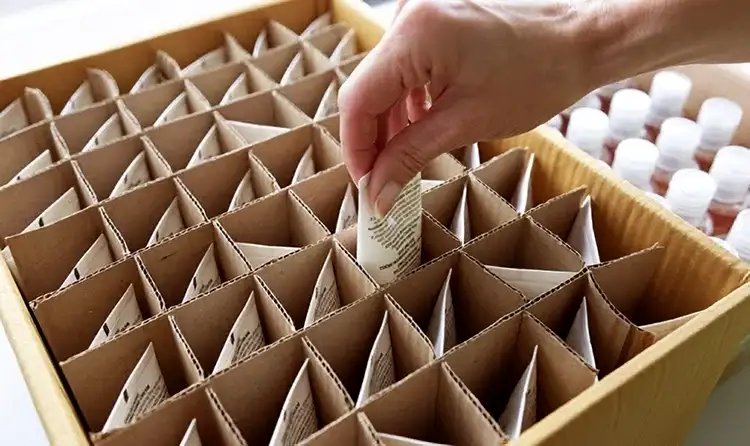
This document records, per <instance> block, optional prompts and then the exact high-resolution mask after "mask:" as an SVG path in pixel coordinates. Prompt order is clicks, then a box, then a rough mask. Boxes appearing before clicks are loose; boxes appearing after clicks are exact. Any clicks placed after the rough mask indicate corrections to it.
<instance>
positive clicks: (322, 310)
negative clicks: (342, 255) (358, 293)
mask: <svg viewBox="0 0 750 446" xmlns="http://www.w3.org/2000/svg"><path fill="white" fill-rule="evenodd" d="M331 257H332V256H331V252H328V255H327V256H326V260H325V262H323V268H321V270H320V274H318V279H317V280H316V281H315V288H314V289H313V294H312V298H311V299H310V305H309V307H308V308H307V315H306V316H305V327H308V326H310V325H312V324H313V323H314V322H315V321H317V320H318V319H320V318H322V317H323V316H325V315H327V314H328V313H331V312H332V311H335V310H337V309H339V308H341V298H340V297H339V288H338V284H337V283H336V272H335V269H334V267H333V259H332V258H331Z"/></svg>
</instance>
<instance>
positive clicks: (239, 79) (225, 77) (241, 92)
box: [191, 61, 277, 106]
mask: <svg viewBox="0 0 750 446" xmlns="http://www.w3.org/2000/svg"><path fill="white" fill-rule="evenodd" d="M191 82H192V83H193V84H194V85H195V86H196V87H198V90H200V92H201V93H203V96H204V97H205V98H206V99H207V100H208V102H209V104H211V105H212V106H215V105H224V104H227V103H229V102H231V101H236V100H238V99H243V98H244V97H246V96H249V95H252V94H254V93H259V92H265V91H268V90H272V89H274V88H275V87H276V86H277V84H276V82H274V80H273V79H271V78H270V77H268V75H267V74H266V73H264V72H263V71H262V70H261V69H260V68H257V67H256V66H255V65H253V64H252V63H251V62H250V61H243V62H236V63H232V64H229V65H227V66H225V67H222V68H219V69H217V70H214V71H211V72H208V73H202V74H199V75H197V76H195V77H193V78H192V79H191Z"/></svg>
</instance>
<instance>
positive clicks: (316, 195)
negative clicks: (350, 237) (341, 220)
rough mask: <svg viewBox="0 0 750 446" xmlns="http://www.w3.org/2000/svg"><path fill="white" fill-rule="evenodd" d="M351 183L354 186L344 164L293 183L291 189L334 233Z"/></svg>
mask: <svg viewBox="0 0 750 446" xmlns="http://www.w3.org/2000/svg"><path fill="white" fill-rule="evenodd" d="M350 184H351V185H352V187H354V183H352V180H351V176H350V175H349V171H348V170H347V169H346V166H344V165H343V164H342V165H339V166H337V167H334V168H331V169H330V170H327V171H325V172H322V173H321V174H320V175H316V176H315V177H313V178H310V179H308V180H307V181H303V182H301V183H297V184H293V185H292V187H291V190H293V191H294V193H295V194H297V195H298V196H299V198H300V199H301V200H302V201H303V202H304V203H305V204H306V205H307V206H308V207H309V208H310V210H311V211H312V212H313V214H315V216H316V217H318V219H319V220H320V221H321V222H322V223H323V224H324V225H325V226H326V228H328V231H330V232H331V233H332V234H333V233H334V232H336V222H337V219H338V215H339V209H341V202H342V200H343V198H344V194H345V193H346V188H347V186H349V185H350ZM324 191H325V192H324ZM353 191H356V189H353Z"/></svg>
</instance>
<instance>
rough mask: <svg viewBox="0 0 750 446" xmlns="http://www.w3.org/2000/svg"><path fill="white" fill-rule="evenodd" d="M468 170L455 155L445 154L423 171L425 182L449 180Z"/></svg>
mask: <svg viewBox="0 0 750 446" xmlns="http://www.w3.org/2000/svg"><path fill="white" fill-rule="evenodd" d="M465 170H466V168H465V167H464V165H463V164H461V163H460V162H459V161H458V160H457V159H456V158H454V157H453V155H450V154H447V153H444V154H442V155H440V156H438V157H437V158H435V159H433V160H432V161H430V162H429V163H427V165H426V166H425V167H424V169H422V179H423V180H440V181H445V180H449V179H451V178H453V177H455V176H457V175H461V174H462V173H464V171H465Z"/></svg>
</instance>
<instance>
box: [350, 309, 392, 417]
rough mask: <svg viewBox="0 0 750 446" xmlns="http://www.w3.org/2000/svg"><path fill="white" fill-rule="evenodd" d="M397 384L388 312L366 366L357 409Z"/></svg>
mask: <svg viewBox="0 0 750 446" xmlns="http://www.w3.org/2000/svg"><path fill="white" fill-rule="evenodd" d="M395 382H396V366H395V364H394V360H393V345H392V343H391V332H390V328H389V326H388V312H385V315H384V316H383V322H382V323H381V324H380V329H379V330H378V334H377V336H375V342H374V343H373V345H372V349H371V350H370V355H369V356H368V357H367V364H366V365H365V376H364V378H363V379H362V386H361V388H360V389H359V395H358V396H357V407H360V406H362V405H363V404H364V403H365V401H367V399H368V398H370V397H371V396H372V395H374V394H376V393H378V392H380V391H381V390H383V389H385V388H387V387H389V386H391V385H393V383H395Z"/></svg>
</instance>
